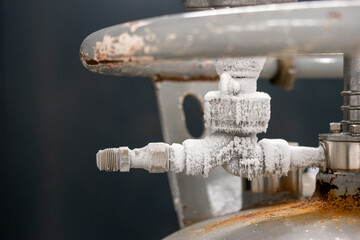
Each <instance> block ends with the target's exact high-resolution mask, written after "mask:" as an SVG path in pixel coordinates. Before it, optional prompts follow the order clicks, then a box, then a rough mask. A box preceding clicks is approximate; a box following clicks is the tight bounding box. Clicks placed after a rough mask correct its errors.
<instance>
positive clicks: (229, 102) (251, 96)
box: [204, 91, 270, 133]
mask: <svg viewBox="0 0 360 240" xmlns="http://www.w3.org/2000/svg"><path fill="white" fill-rule="evenodd" d="M204 99H205V104H204V119H205V126H206V128H208V129H209V130H210V132H212V133H213V132H227V133H260V132H266V129H267V126H268V121H269V119H270V96H269V95H268V94H266V93H263V92H253V93H246V94H239V95H237V96H230V95H223V96H222V95H221V93H220V92H219V91H212V92H208V93H207V94H206V95H205V97H204Z"/></svg>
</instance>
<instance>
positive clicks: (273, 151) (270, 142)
mask: <svg viewBox="0 0 360 240" xmlns="http://www.w3.org/2000/svg"><path fill="white" fill-rule="evenodd" d="M259 146H260V147H261V148H262V150H263V155H264V164H265V172H266V173H268V174H275V175H287V173H288V171H289V170H290V149H289V144H288V143H287V141H285V140H283V139H266V138H265V139H262V140H261V141H259Z"/></svg>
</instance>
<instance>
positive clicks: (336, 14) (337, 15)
mask: <svg viewBox="0 0 360 240" xmlns="http://www.w3.org/2000/svg"><path fill="white" fill-rule="evenodd" d="M329 17H330V18H332V19H341V17H342V16H341V13H339V12H336V11H331V12H329Z"/></svg>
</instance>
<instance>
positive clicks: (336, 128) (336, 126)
mask: <svg viewBox="0 0 360 240" xmlns="http://www.w3.org/2000/svg"><path fill="white" fill-rule="evenodd" d="M329 126H330V133H341V130H342V128H341V123H339V122H332V123H330V124H329Z"/></svg>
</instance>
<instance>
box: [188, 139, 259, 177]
mask: <svg viewBox="0 0 360 240" xmlns="http://www.w3.org/2000/svg"><path fill="white" fill-rule="evenodd" d="M256 142H257V138H256V135H255V134H252V135H249V136H246V137H245V136H244V137H238V136H233V135H231V134H223V133H216V134H210V135H208V136H207V137H206V138H204V139H201V140H196V139H195V140H193V139H189V140H186V141H184V142H183V145H184V147H185V157H186V160H185V162H186V173H187V174H190V175H200V174H201V175H204V176H207V175H208V174H209V172H210V171H211V170H212V169H213V168H215V167H216V166H220V165H223V164H224V163H227V162H230V161H231V160H232V158H233V157H241V158H247V157H249V156H252V155H253V149H255V147H256Z"/></svg>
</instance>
